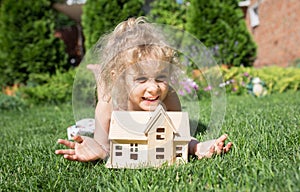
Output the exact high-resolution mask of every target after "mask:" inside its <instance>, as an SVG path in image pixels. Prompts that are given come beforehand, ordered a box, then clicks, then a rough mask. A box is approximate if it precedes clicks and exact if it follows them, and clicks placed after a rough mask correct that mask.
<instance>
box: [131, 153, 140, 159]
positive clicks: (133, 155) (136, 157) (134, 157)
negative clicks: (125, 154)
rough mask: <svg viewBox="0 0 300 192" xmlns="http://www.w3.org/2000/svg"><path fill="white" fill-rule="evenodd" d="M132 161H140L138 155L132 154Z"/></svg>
mask: <svg viewBox="0 0 300 192" xmlns="http://www.w3.org/2000/svg"><path fill="white" fill-rule="evenodd" d="M130 159H133V160H137V159H138V154H134V153H131V154H130Z"/></svg>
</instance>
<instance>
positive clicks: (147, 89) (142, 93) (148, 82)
mask: <svg viewBox="0 0 300 192" xmlns="http://www.w3.org/2000/svg"><path fill="white" fill-rule="evenodd" d="M125 75H126V77H125V81H126V89H127V92H128V110H134V111H141V110H143V111H149V110H150V111H153V110H155V108H156V107H157V106H158V104H160V103H162V102H163V101H164V99H165V98H166V96H167V94H168V91H169V84H168V81H169V75H170V64H167V63H164V62H158V61H146V62H143V63H139V64H136V65H134V66H132V67H130V68H129V69H127V70H126V74H125Z"/></svg>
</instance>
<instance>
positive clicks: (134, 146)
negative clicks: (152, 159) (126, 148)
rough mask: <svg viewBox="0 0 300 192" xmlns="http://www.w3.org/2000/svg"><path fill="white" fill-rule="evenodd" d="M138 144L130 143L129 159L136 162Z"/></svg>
mask: <svg viewBox="0 0 300 192" xmlns="http://www.w3.org/2000/svg"><path fill="white" fill-rule="evenodd" d="M138 151H139V150H138V144H137V143H130V159H132V160H137V159H138V154H137V152H138Z"/></svg>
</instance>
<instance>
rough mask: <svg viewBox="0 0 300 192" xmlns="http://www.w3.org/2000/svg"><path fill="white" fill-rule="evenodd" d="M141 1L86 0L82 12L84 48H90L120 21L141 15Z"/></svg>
mask: <svg viewBox="0 0 300 192" xmlns="http://www.w3.org/2000/svg"><path fill="white" fill-rule="evenodd" d="M143 3H144V1H143V0H127V1H125V0H111V1H106V0H88V1H87V2H86V3H85V5H84V6H83V14H82V28H83V34H84V37H85V49H86V50H88V49H89V48H91V47H92V46H93V45H94V44H95V43H96V42H97V41H98V39H99V38H100V37H101V36H102V35H104V34H106V33H108V32H110V31H111V30H113V28H114V27H115V26H116V25H117V24H119V23H120V22H121V21H124V20H126V19H127V18H129V17H137V16H140V15H142V14H143V11H142V6H143Z"/></svg>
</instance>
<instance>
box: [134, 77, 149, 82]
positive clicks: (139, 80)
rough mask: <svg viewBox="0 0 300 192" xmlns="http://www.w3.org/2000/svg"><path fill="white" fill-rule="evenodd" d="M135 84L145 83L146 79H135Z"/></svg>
mask: <svg viewBox="0 0 300 192" xmlns="http://www.w3.org/2000/svg"><path fill="white" fill-rule="evenodd" d="M135 81H136V82H138V83H145V82H146V81H147V78H146V77H138V78H136V79H135Z"/></svg>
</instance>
